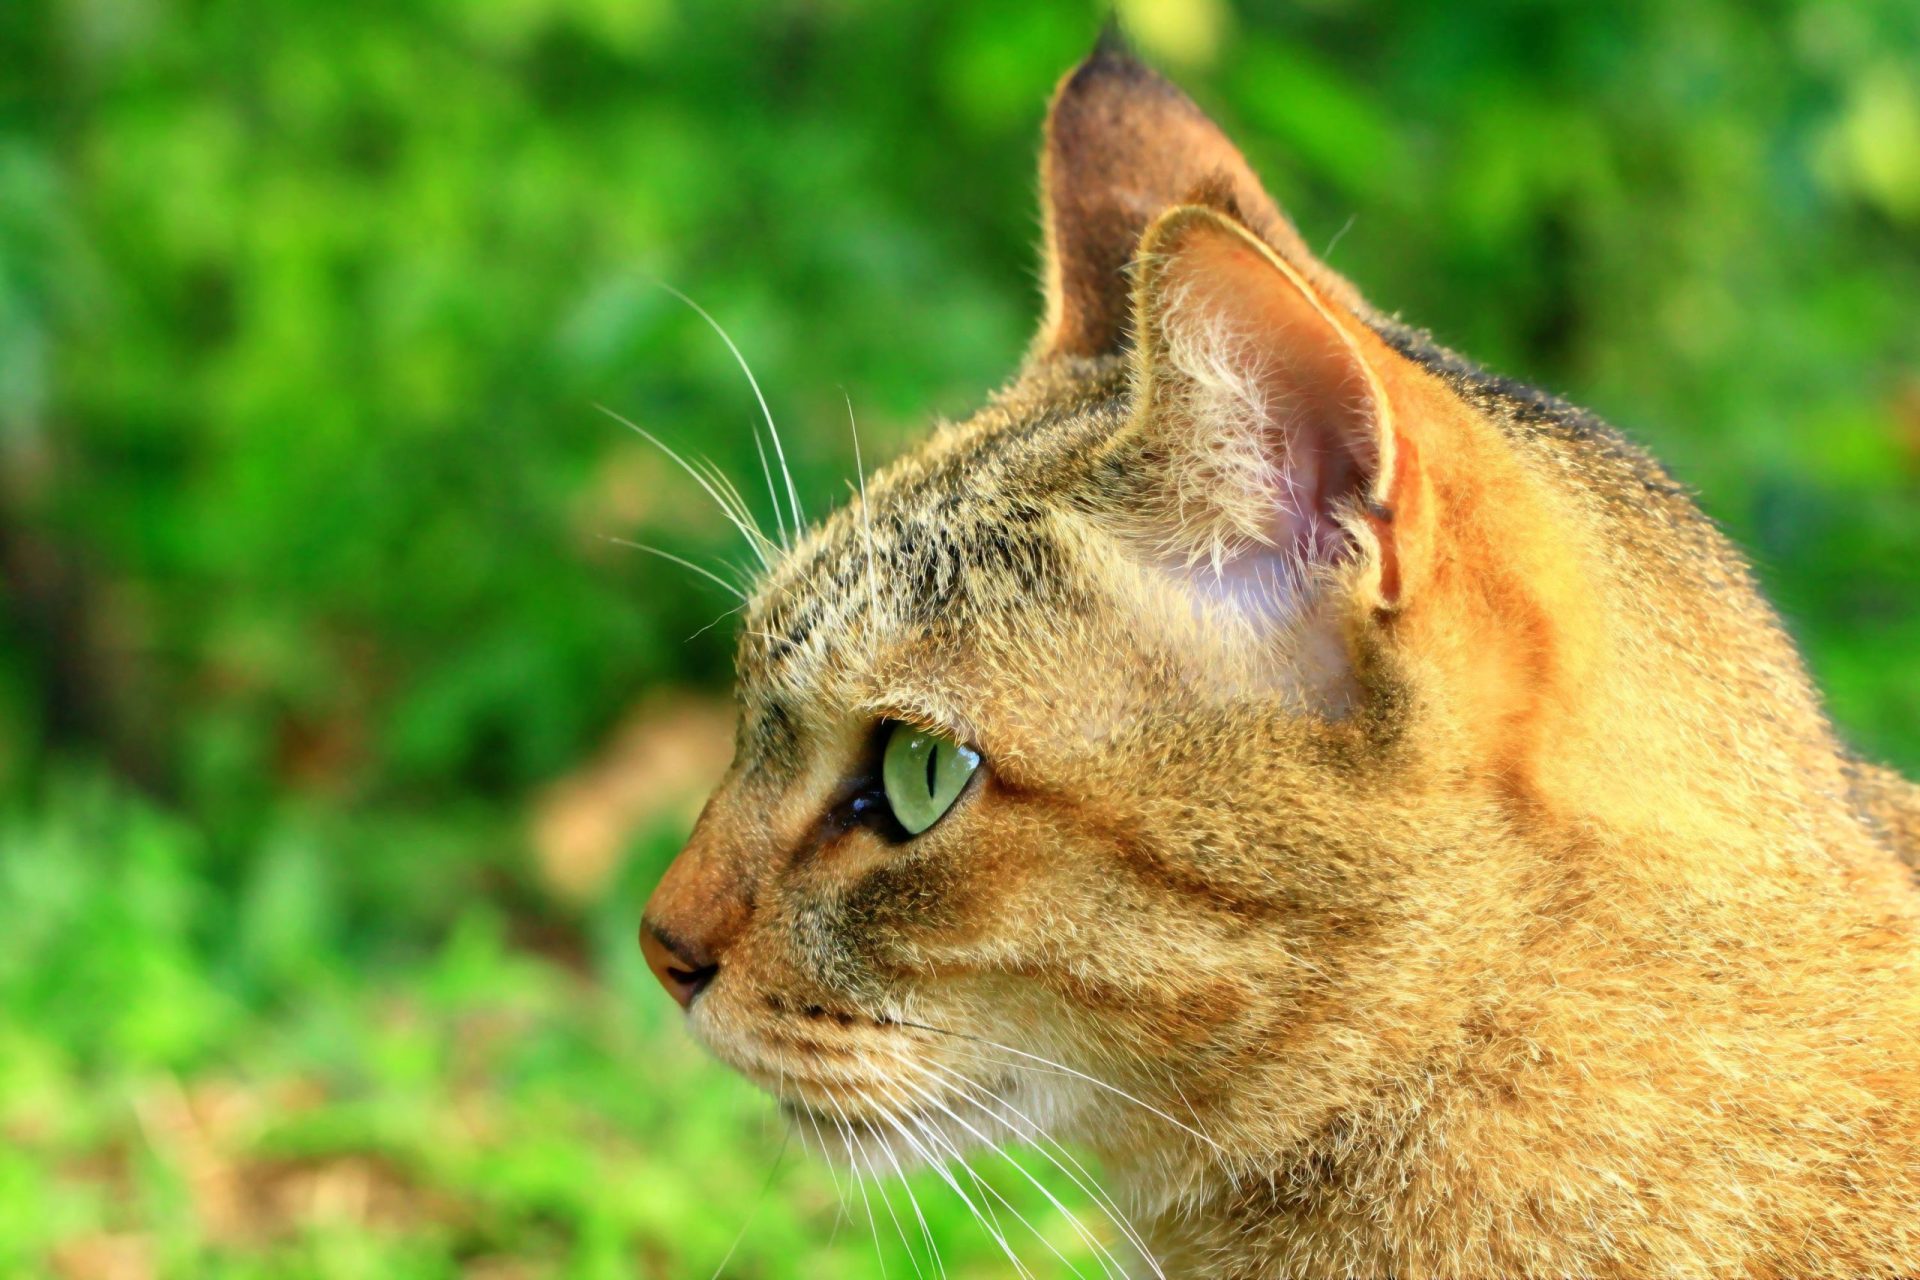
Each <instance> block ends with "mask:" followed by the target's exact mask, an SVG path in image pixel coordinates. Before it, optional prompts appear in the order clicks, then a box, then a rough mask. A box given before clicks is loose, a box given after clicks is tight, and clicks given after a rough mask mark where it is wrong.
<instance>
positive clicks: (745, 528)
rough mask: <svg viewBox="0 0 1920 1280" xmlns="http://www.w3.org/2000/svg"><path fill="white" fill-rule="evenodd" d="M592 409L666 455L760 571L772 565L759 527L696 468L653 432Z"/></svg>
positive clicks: (602, 407) (611, 413)
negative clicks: (700, 491)
mask: <svg viewBox="0 0 1920 1280" xmlns="http://www.w3.org/2000/svg"><path fill="white" fill-rule="evenodd" d="M595 407H596V408H598V409H599V410H600V412H602V413H604V414H606V415H607V416H608V417H609V418H612V419H613V420H614V421H615V422H617V423H619V424H620V425H621V426H623V427H625V428H627V430H629V431H632V432H633V433H634V434H636V435H638V436H639V437H640V438H641V439H642V440H645V441H646V442H647V443H648V444H650V445H652V446H653V447H654V448H656V449H658V450H660V452H662V453H664V454H666V455H667V457H668V458H669V459H671V460H672V461H673V463H674V464H675V465H676V466H678V467H679V468H680V469H681V470H682V471H684V472H686V473H687V474H688V475H690V476H692V477H693V480H694V483H695V484H697V485H699V486H700V487H701V488H702V489H704V490H706V494H707V496H708V497H709V498H712V499H713V500H714V502H715V504H716V505H718V506H719V508H720V513H721V514H722V515H724V516H726V518H727V521H728V523H730V524H732V525H733V527H734V528H736V529H738V530H739V531H740V534H741V536H742V537H744V538H745V539H746V540H747V544H748V545H749V546H751V547H752V548H753V553H754V555H756V556H758V557H759V558H760V563H761V565H762V567H767V566H770V565H771V563H772V562H771V561H770V560H769V559H768V557H767V550H768V548H769V547H771V546H772V545H773V544H772V543H771V542H769V541H768V540H767V535H766V534H764V533H762V532H761V531H760V526H759V525H758V524H755V523H754V521H753V519H752V517H751V516H746V517H744V518H743V516H742V514H741V513H739V512H736V511H735V510H734V509H733V508H732V507H731V506H730V505H729V504H728V502H727V500H726V499H725V498H723V497H721V496H720V490H719V489H717V488H716V487H714V484H713V482H712V481H710V480H708V479H707V477H706V476H705V475H703V474H702V473H701V472H700V470H699V469H698V468H696V467H695V466H694V465H693V464H692V463H691V462H688V461H687V460H686V459H685V458H683V457H681V456H680V455H679V454H678V453H676V452H675V451H674V450H673V449H672V448H671V447H670V446H669V445H668V444H667V442H666V441H664V440H662V439H661V438H660V437H659V436H656V435H654V434H653V432H651V431H649V430H647V429H646V428H645V427H643V426H641V425H640V424H639V423H637V422H635V421H633V420H632V419H631V418H627V417H623V416H622V415H620V414H618V413H615V412H614V411H613V410H612V409H609V408H608V407H607V406H606V405H596V406H595Z"/></svg>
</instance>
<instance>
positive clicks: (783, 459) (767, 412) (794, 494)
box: [660, 283, 807, 541]
mask: <svg viewBox="0 0 1920 1280" xmlns="http://www.w3.org/2000/svg"><path fill="white" fill-rule="evenodd" d="M660 287H661V288H662V289H665V290H666V291H667V292H668V293H670V294H672V295H673V296H674V297H676V298H678V299H680V301H682V302H684V303H686V304H687V305H688V306H689V307H692V308H693V310H694V312H695V314H697V315H698V316H699V317H700V318H701V319H702V320H705V321H706V322H707V324H708V326H709V327H710V328H712V330H713V331H714V332H715V333H717V334H719V335H720V341H722V342H724V343H726V344H727V350H728V351H730V352H732V353H733V359H734V363H736V364H738V365H739V366H740V372H742V373H744V374H746V375H747V385H748V386H750V387H752V388H753V398H754V399H756V400H758V401H759V402H760V414H761V416H762V417H764V418H765V419H766V422H767V434H768V435H769V436H771V437H772V438H773V452H774V456H775V457H777V458H779V460H780V474H781V476H782V477H783V478H784V479H785V480H786V482H787V501H788V503H789V504H791V505H792V507H793V532H794V536H795V537H796V538H797V537H799V535H800V530H801V529H802V528H804V527H805V526H806V523H807V518H806V516H805V514H804V513H802V512H801V510H800V494H799V492H798V491H797V490H795V489H794V487H793V473H792V472H791V471H789V470H787V452H786V450H785V449H783V448H782V447H781V445H780V428H778V427H776V426H774V425H773V410H772V409H769V408H768V407H767V397H766V396H765V395H763V394H761V391H760V380H759V379H758V378H756V377H754V376H753V367H752V366H751V365H749V364H748V363H747V358H746V357H745V356H744V355H741V354H740V348H739V347H738V346H736V345H734V341H733V339H732V338H731V337H730V336H728V334H727V331H726V330H725V329H724V328H722V327H721V325H720V322H719V321H718V320H715V319H714V318H713V317H712V316H711V315H708V314H707V309H706V308H705V307H703V306H701V305H700V304H699V303H697V302H695V301H694V300H693V299H692V298H689V297H688V296H687V295H686V294H684V293H682V292H680V291H679V290H678V289H676V288H674V287H673V286H672V285H670V284H665V283H662V284H661V285H660ZM768 483H769V485H771V483H772V477H771V476H769V477H768ZM774 506H775V508H776V509H777V508H778V507H779V500H778V499H775V502H774ZM783 541H784V538H783Z"/></svg>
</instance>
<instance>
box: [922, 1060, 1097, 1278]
mask: <svg viewBox="0 0 1920 1280" xmlns="http://www.w3.org/2000/svg"><path fill="white" fill-rule="evenodd" d="M898 1083H900V1084H902V1085H904V1086H906V1087H907V1088H909V1089H911V1090H913V1091H914V1092H915V1093H917V1094H919V1095H920V1096H921V1097H922V1098H923V1099H925V1100H926V1101H927V1102H929V1103H931V1104H932V1105H933V1106H935V1107H937V1108H939V1109H940V1111H941V1112H943V1113H944V1114H945V1115H946V1117H947V1118H948V1119H949V1120H951V1121H953V1122H954V1123H955V1124H957V1125H959V1126H960V1127H961V1128H962V1129H965V1130H966V1131H967V1132H968V1133H970V1134H972V1135H973V1136H974V1137H976V1138H978V1139H979V1140H980V1141H981V1142H982V1143H984V1144H985V1145H986V1146H987V1147H988V1149H990V1150H991V1151H993V1152H994V1153H995V1154H997V1155H998V1156H999V1157H1000V1158H1001V1159H1003V1160H1005V1161H1006V1162H1007V1163H1008V1164H1009V1165H1010V1166H1012V1167H1013V1169H1014V1170H1015V1171H1016V1172H1018V1173H1019V1174H1020V1176H1021V1177H1023V1178H1025V1179H1026V1180H1027V1181H1028V1182H1030V1183H1032V1184H1033V1186H1034V1189H1035V1190H1036V1191H1038V1192H1039V1193H1040V1194H1041V1195H1043V1196H1045V1197H1046V1199H1047V1202H1048V1203H1049V1204H1051V1205H1052V1206H1053V1207H1054V1209H1055V1210H1056V1211H1057V1212H1059V1213H1060V1214H1061V1216H1063V1217H1065V1218H1066V1220H1067V1222H1068V1223H1069V1224H1070V1225H1071V1226H1072V1227H1073V1230H1074V1233H1075V1234H1076V1235H1078V1236H1079V1237H1080V1238H1081V1239H1082V1240H1083V1241H1085V1242H1086V1244H1087V1245H1088V1247H1090V1248H1092V1249H1093V1250H1094V1251H1095V1252H1096V1253H1098V1254H1099V1255H1100V1259H1101V1269H1102V1270H1103V1271H1104V1272H1105V1273H1106V1274H1107V1275H1110V1276H1119V1277H1120V1280H1126V1269H1125V1268H1124V1267H1122V1266H1121V1265H1120V1262H1119V1260H1118V1259H1117V1258H1115V1257H1114V1256H1113V1254H1112V1252H1111V1251H1110V1250H1108V1248H1107V1247H1106V1245H1104V1244H1102V1243H1101V1242H1100V1240H1099V1238H1098V1237H1096V1236H1095V1235H1094V1234H1093V1233H1092V1232H1091V1231H1089V1230H1088V1229H1087V1227H1086V1225H1085V1224H1084V1223H1082V1222H1081V1221H1080V1219H1079V1218H1078V1217H1076V1216H1075V1215H1074V1213H1073V1211H1072V1210H1070V1209H1068V1208H1067V1206H1066V1205H1064V1204H1062V1203H1061V1202H1060V1198H1059V1197H1058V1196H1056V1195H1054V1194H1053V1192H1052V1191H1050V1190H1048V1188H1047V1184H1046V1183H1044V1182H1042V1181H1040V1179H1038V1178H1036V1177H1034V1176H1033V1175H1032V1174H1031V1173H1029V1172H1027V1169H1026V1167H1025V1166H1024V1165H1022V1164H1021V1163H1020V1162H1019V1161H1018V1160H1015V1159H1014V1158H1013V1157H1012V1156H1010V1155H1008V1154H1007V1153H1006V1151H1005V1150H1003V1149H1002V1148H1001V1146H1000V1144H999V1143H997V1142H995V1141H993V1139H991V1138H989V1137H987V1135H986V1134H984V1133H981V1132H980V1131H979V1130H978V1129H976V1128H974V1127H973V1126H972V1125H971V1124H969V1123H967V1122H966V1121H965V1120H963V1119H961V1117H960V1114H959V1113H958V1112H956V1111H955V1110H954V1109H953V1108H952V1107H949V1106H948V1105H947V1104H946V1103H945V1102H943V1101H941V1100H940V1097H939V1095H938V1094H936V1093H934V1092H933V1091H932V1090H929V1089H923V1088H921V1087H920V1086H919V1085H917V1084H915V1083H914V1082H913V1081H911V1080H906V1079H902V1080H900V1081H899V1082H898ZM976 1105H977V1104H976Z"/></svg>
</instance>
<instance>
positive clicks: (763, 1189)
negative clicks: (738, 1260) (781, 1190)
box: [713, 1125, 793, 1280]
mask: <svg viewBox="0 0 1920 1280" xmlns="http://www.w3.org/2000/svg"><path fill="white" fill-rule="evenodd" d="M792 1138H793V1126H792V1125H788V1126H787V1131H786V1133H785V1134H784V1135H783V1136H782V1137H781V1139H780V1150H778V1151H777V1152H775V1153H774V1156H773V1167H772V1168H771V1169H768V1170H767V1180H766V1181H765V1182H763V1183H761V1184H760V1194H759V1195H757V1196H755V1197H754V1198H753V1207H752V1208H751V1209H749V1210H747V1220H746V1221H745V1222H743V1223H741V1224H740V1234H738V1235H736V1236H735V1237H734V1238H733V1243H732V1244H730V1245H728V1246H727V1252H726V1254H725V1255H724V1256H723V1257H722V1258H721V1259H720V1265H719V1266H717V1267H715V1268H714V1269H713V1280H720V1273H721V1272H722V1271H725V1270H726V1269H727V1264H728V1263H729V1262H732V1261H733V1255H734V1251H735V1250H737V1249H738V1248H739V1247H740V1242H741V1241H742V1240H745V1239H746V1238H747V1229H748V1228H749V1227H751V1226H752V1225H753V1220H754V1218H755V1217H756V1216H758V1214H759V1212H760V1206H761V1204H763V1203H764V1202H765V1201H766V1198H767V1192H768V1191H769V1190H770V1189H771V1188H772V1187H773V1179H774V1175H776V1174H778V1173H779V1172H780V1162H781V1160H783V1159H785V1158H786V1154H787V1143H788V1142H789V1141H791V1140H792Z"/></svg>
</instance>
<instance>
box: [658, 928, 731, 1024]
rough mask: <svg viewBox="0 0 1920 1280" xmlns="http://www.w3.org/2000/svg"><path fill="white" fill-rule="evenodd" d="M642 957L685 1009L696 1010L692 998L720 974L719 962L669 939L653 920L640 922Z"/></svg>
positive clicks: (682, 943)
mask: <svg viewBox="0 0 1920 1280" xmlns="http://www.w3.org/2000/svg"><path fill="white" fill-rule="evenodd" d="M640 954H641V955H643V956H645V957H646V958H647V968H649V969H651V970H653V976H654V977H656V978H658V979H660V985H661V986H663V987H665V988H666V989H667V994H668V995H670V996H672V997H673V998H674V999H675V1000H677V1001H678V1002H679V1004H680V1007H681V1008H682V1009H691V1008H693V998H694V997H695V996H697V995H699V994H700V993H701V992H702V991H704V990H706V989H707V984H708V983H710V982H712V981H713V978H714V975H715V974H717V973H719V972H720V962H719V961H717V960H714V959H712V958H711V957H710V956H708V955H707V954H706V953H705V952H703V951H700V950H699V949H697V948H695V947H692V946H689V945H688V944H686V943H684V942H680V941H678V940H677V939H669V938H668V936H667V935H665V934H663V933H661V932H660V930H659V929H658V928H657V927H656V926H655V925H654V923H653V922H652V921H651V920H646V919H642V920H641V921H640Z"/></svg>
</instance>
